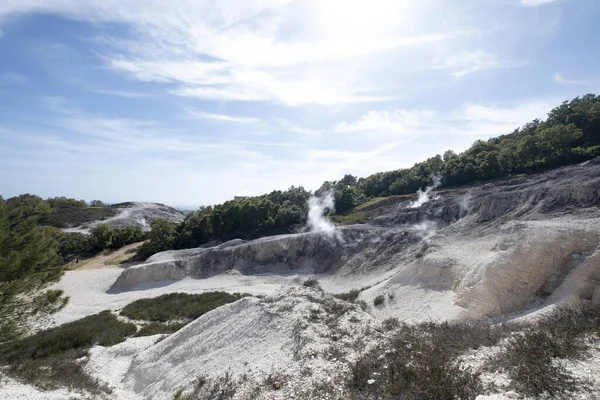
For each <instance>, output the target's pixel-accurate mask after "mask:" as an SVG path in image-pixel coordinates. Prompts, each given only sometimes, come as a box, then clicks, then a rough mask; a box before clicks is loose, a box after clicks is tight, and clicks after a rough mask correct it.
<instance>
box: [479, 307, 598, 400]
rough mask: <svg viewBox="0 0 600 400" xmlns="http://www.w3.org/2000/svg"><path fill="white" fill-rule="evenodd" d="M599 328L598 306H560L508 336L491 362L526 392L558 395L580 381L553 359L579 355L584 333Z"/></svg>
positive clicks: (563, 393) (538, 394)
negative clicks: (574, 307) (533, 325)
mask: <svg viewBox="0 0 600 400" xmlns="http://www.w3.org/2000/svg"><path fill="white" fill-rule="evenodd" d="M599 332H600V308H598V307H595V308H579V309H566V308H565V309H560V310H558V311H556V312H554V313H552V314H550V315H548V316H546V317H544V318H543V319H542V320H540V321H539V322H538V323H537V324H536V326H535V327H532V328H529V329H526V330H524V331H523V332H518V333H517V334H515V335H514V336H513V337H511V338H510V339H509V340H508V343H507V345H506V347H505V348H504V350H503V351H502V352H501V353H500V354H499V355H498V357H496V358H495V359H494V360H492V361H491V362H490V365H491V367H492V369H493V370H503V371H506V372H507V373H508V376H509V377H510V379H511V380H512V383H513V386H514V388H515V389H516V390H517V391H519V392H520V393H522V394H524V395H526V396H531V397H538V396H542V395H546V396H550V397H553V398H554V397H561V396H564V395H565V394H567V393H569V392H572V391H574V390H576V389H577V387H578V386H579V385H580V383H581V382H579V381H577V380H576V379H575V378H574V377H573V376H571V375H570V374H569V372H568V371H567V370H566V368H564V367H563V366H562V365H560V364H557V363H556V360H557V359H574V358H578V357H580V356H581V355H582V354H583V353H584V352H585V351H586V350H587V345H586V342H585V341H584V337H585V335H586V334H598V333H599Z"/></svg>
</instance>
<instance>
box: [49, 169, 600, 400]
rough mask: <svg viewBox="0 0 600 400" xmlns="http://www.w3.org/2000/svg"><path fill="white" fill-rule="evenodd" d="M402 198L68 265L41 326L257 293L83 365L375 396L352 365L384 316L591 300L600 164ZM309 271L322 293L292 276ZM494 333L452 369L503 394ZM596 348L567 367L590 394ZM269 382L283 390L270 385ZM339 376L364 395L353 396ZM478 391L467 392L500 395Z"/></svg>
mask: <svg viewBox="0 0 600 400" xmlns="http://www.w3.org/2000/svg"><path fill="white" fill-rule="evenodd" d="M413 200H414V199H413V198H408V197H398V198H396V199H395V200H394V201H393V202H385V203H383V204H379V205H378V206H377V207H376V212H373V213H372V214H370V217H369V221H368V223H366V224H356V225H348V226H343V227H338V228H336V229H335V230H333V231H326V232H307V233H299V234H292V235H282V236H274V237H268V238H262V239H258V240H253V241H242V240H235V241H231V242H226V243H223V244H221V245H219V246H215V247H205V248H198V249H189V250H179V251H168V252H164V253H159V254H156V255H154V256H152V257H150V258H149V259H148V260H146V262H144V263H143V264H140V265H136V266H131V267H129V268H126V269H123V270H120V269H98V270H88V271H86V270H76V271H68V272H67V273H66V274H65V277H64V278H63V280H62V281H61V282H60V283H58V284H57V285H55V286H54V288H57V289H62V290H64V291H65V294H66V295H68V296H70V297H71V301H70V302H69V304H68V305H67V306H66V307H65V308H64V309H63V310H62V311H60V312H59V313H58V314H56V315H55V316H54V320H53V321H50V322H49V325H50V326H52V325H56V324H61V323H64V322H68V321H72V320H74V319H77V318H80V317H83V316H86V315H90V314H93V313H96V312H98V311H101V310H104V309H111V310H113V311H118V310H119V309H121V308H122V307H123V306H125V305H126V304H127V303H128V302H130V301H132V300H135V299H138V298H145V297H155V296H158V295H160V294H163V293H169V292H189V293H194V292H202V291H206V290H225V291H229V292H232V293H233V292H245V293H250V294H254V295H257V296H260V297H258V298H257V297H255V298H244V299H242V300H239V301H237V302H234V303H231V304H228V305H225V306H222V307H220V308H218V309H216V310H213V311H211V312H208V313H206V314H205V315H203V316H201V317H200V318H198V319H197V320H195V321H194V322H192V323H190V324H189V325H187V326H186V327H184V328H183V329H181V330H179V331H178V332H176V333H173V334H171V335H169V336H155V337H149V338H132V339H128V340H127V341H125V342H124V343H121V344H118V345H116V346H113V347H102V346H95V347H94V348H92V350H91V351H90V355H89V358H88V359H87V364H86V371H88V373H90V374H91V375H92V376H94V377H96V378H98V379H100V381H101V382H103V383H104V384H106V385H108V387H110V388H112V389H113V392H112V395H109V397H110V396H112V397H111V398H119V399H165V398H172V397H173V396H174V395H176V394H177V392H178V391H182V395H188V394H191V395H193V397H192V398H194V399H213V398H222V399H228V398H233V399H244V400H246V399H317V398H319V399H320V398H330V399H348V398H357V399H359V398H365V399H367V398H378V397H377V396H375V395H368V393H373V392H369V390H370V389H369V388H373V387H375V386H370V385H377V384H378V382H379V380H380V379H381V375H380V372H376V371H377V370H369V374H371V375H368V376H367V375H364V373H363V375H361V371H360V370H357V369H356V368H358V367H357V365H360V364H357V360H360V359H362V358H363V357H365V355H366V354H367V353H373V354H375V355H377V354H378V353H377V351H383V350H382V349H383V347H381V346H383V344H384V343H386V342H385V341H386V340H388V339H389V338H390V337H391V335H392V333H391V332H395V331H394V329H398V327H397V325H394V324H397V323H398V322H397V321H396V322H394V323H392V322H390V320H389V318H396V319H397V320H398V321H400V322H402V321H404V322H411V323H422V322H425V325H423V326H424V327H425V328H423V329H430V328H431V326H430V325H427V323H428V321H452V322H455V323H458V322H460V321H475V320H482V319H484V320H487V321H492V322H507V321H525V320H531V319H533V318H537V317H539V316H540V315H544V314H547V313H549V312H550V311H551V310H553V309H555V308H557V306H560V305H577V304H583V305H590V304H600V248H599V245H600V159H597V160H595V161H593V162H590V163H587V164H585V165H576V166H570V167H564V168H560V169H557V170H554V171H550V172H546V173H542V174H538V175H535V176H531V177H527V178H518V179H513V180H506V181H500V182H494V183H489V184H486V185H482V186H478V187H472V188H462V189H460V190H454V191H453V190H447V191H444V192H440V193H437V194H435V193H431V195H430V198H429V199H428V200H429V201H427V202H425V203H423V204H422V205H420V207H415V206H414V202H413ZM374 209H375V208H374ZM374 209H372V210H374ZM309 278H316V279H317V280H318V284H319V285H320V287H321V288H322V290H320V289H318V288H316V289H315V288H307V287H304V286H303V283H305V282H306V281H307V279H309ZM311 286H316V283H314V284H311ZM352 290H354V291H355V292H353V294H352V293H351V292H350V291H352ZM333 294H338V296H340V297H342V298H345V299H348V298H353V297H356V299H355V300H354V301H353V302H352V301H344V300H341V299H338V298H336V297H334V296H333ZM264 295H266V297H265V296H264ZM567 325H568V324H567ZM428 326H429V328H427V327H428ZM499 326H500V327H502V326H504V325H503V324H500V325H499ZM442 327H443V326H442ZM440 329H442V328H440ZM443 329H446V328H443ZM447 329H451V328H447ZM488 334H489V333H488ZM460 335H462V334H459V335H458V336H460ZM465 335H466V334H465ZM486 335H487V334H473V336H474V337H478V338H479V339H478V340H481V339H482V338H483V339H485V338H486V337H487V336H486ZM506 335H510V332H509V333H506ZM452 336H456V335H455V334H453V335H452ZM466 336H468V335H466ZM507 337H508V336H507ZM427 338H428V336H427V335H425V336H421V339H423V340H428V339H427ZM159 339H161V340H159ZM158 340H159V341H158ZM503 340H508V339H506V338H505V339H503ZM578 340H579V339H578ZM586 340H587V339H586ZM590 340H592V339H590ZM402 343H403V342H402ZM502 343H505V342H501V341H500V339H497V340H496V341H495V342H493V343H479V342H476V343H475V344H474V345H473V347H469V346H466V347H465V348H463V349H462V350H461V353H460V357H461V358H460V360H462V361H461V362H462V364H452V365H458V367H457V368H459V369H457V370H456V371H466V370H465V366H474V368H476V369H477V371H479V372H478V373H482V374H483V375H482V381H486V382H488V381H489V382H492V383H494V384H496V385H497V386H498V387H500V388H501V389H500V391H501V392H502V393H508V394H509V395H510V396H513V394H511V393H510V390H512V387H511V386H510V385H509V384H508V383H506V382H509V380H508V378H506V374H504V373H503V372H498V371H496V372H494V373H491V372H489V371H488V370H487V369H485V368H488V367H485V363H487V362H491V360H493V358H494V356H495V354H499V353H500V352H501V347H500V345H501V344H502ZM594 343H596V344H594V345H593V346H592V347H593V351H592V352H591V353H590V354H591V355H588V358H585V359H584V358H582V359H581V360H579V361H568V362H566V365H567V367H568V369H569V371H574V372H573V373H574V374H575V375H577V376H582V377H583V378H585V379H590V382H591V386H590V387H591V389H589V390H591V391H592V393H594V394H596V395H599V394H600V382H597V380H595V378H594V377H593V376H592V375H593V373H588V372H586V371H592V370H593V369H594V368H595V367H594V366H595V365H597V363H598V359H600V348H598V345H597V342H594ZM414 345H415V343H408V344H406V346H414ZM403 346H404V345H403ZM594 346H595V347H594ZM403 348H406V347H403ZM409 349H410V347H409ZM385 351H393V350H385ZM394 351H395V350H394ZM386 354H388V353H386V352H383V353H381V354H379V355H378V356H377V357H375V360H377V359H380V358H385V357H386ZM415 354H417V355H418V354H421V353H419V352H417V353H415ZM432 354H434V355H435V354H436V353H435V352H433V353H432ZM457 354H458V353H457ZM434 358H435V357H434ZM483 360H485V362H484V361H483ZM425 361H427V360H425ZM425 361H424V362H425ZM430 361H431V360H430ZM434 361H435V360H434ZM369 362H371V361H369ZM415 362H416V361H415ZM457 362H458V361H457ZM557 362H558V361H557ZM373 363H374V364H372V365H375V366H377V365H378V364H377V363H376V362H375V361H373ZM380 364H381V363H380ZM369 365H371V364H369ZM378 368H387V365H383V366H382V365H379V367H378ZM457 373H458V372H457ZM465 373H466V372H465ZM486 374H487V375H486ZM503 374H504V375H503ZM588 375H589V376H588ZM357 376H359V377H361V378H360V379H359V381H356V379H358V378H356V377H357ZM353 377H354V378H353ZM586 377H587V378H586ZM352 379H354V380H355V381H352ZM349 380H350V382H351V383H350V386H349V384H348V382H349ZM275 382H278V383H279V382H283V385H282V386H281V387H280V388H278V389H276V390H275V389H273V387H272V385H273V384H274V383H275ZM352 382H354V383H352ZM352 385H355V386H356V385H359V386H360V385H362V386H361V389H360V390H364V391H365V392H364V393H367V394H365V396H364V397H351V396H354V395H355V394H356V393H357V392H356V391H355V389H356V387H352ZM353 390H354V391H353ZM480 392H481V391H480ZM486 393H488V394H489V397H486V396H481V397H480V399H484V398H511V397H506V396H505V395H503V394H498V395H496V394H491V393H489V391H488V392H486ZM514 395H517V394H516V393H514ZM586 396H587V394H580V393H572V394H571V396H570V397H571V398H580V399H585V398H589V397H586ZM466 398H469V397H466Z"/></svg>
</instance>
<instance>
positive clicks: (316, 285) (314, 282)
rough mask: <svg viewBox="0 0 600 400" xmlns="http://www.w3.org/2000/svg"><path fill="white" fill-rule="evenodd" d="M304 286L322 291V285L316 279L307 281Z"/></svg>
mask: <svg viewBox="0 0 600 400" xmlns="http://www.w3.org/2000/svg"><path fill="white" fill-rule="evenodd" d="M302 285H303V286H306V287H310V288H315V289H320V288H321V285H320V284H319V281H318V280H316V279H314V278H311V279H307V280H305V281H304V283H303V284H302Z"/></svg>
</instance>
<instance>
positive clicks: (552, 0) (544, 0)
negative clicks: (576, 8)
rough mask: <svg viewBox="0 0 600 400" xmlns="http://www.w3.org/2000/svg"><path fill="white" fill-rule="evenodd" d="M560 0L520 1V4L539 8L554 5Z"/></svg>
mask: <svg viewBox="0 0 600 400" xmlns="http://www.w3.org/2000/svg"><path fill="white" fill-rule="evenodd" d="M557 1H560V0H521V4H522V5H524V6H527V7H535V6H541V5H544V4H550V3H556V2H557Z"/></svg>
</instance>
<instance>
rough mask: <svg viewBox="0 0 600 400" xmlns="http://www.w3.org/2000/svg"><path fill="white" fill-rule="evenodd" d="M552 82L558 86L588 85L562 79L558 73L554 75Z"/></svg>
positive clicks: (584, 82)
mask: <svg viewBox="0 0 600 400" xmlns="http://www.w3.org/2000/svg"><path fill="white" fill-rule="evenodd" d="M554 82H556V83H558V84H559V85H585V84H587V83H588V82H586V81H583V80H576V79H567V78H565V77H563V75H562V74H561V73H560V72H557V73H555V74H554Z"/></svg>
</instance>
